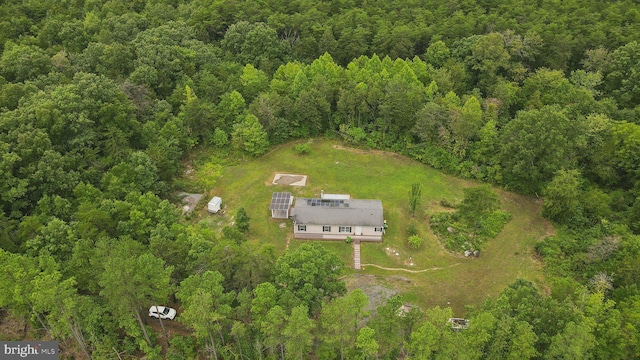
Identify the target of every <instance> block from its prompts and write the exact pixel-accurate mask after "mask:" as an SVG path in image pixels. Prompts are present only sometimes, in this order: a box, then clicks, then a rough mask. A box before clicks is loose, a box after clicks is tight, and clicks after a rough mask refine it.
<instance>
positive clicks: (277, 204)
mask: <svg viewBox="0 0 640 360" xmlns="http://www.w3.org/2000/svg"><path fill="white" fill-rule="evenodd" d="M292 203H293V196H291V193H290V192H274V193H273V195H272V196H271V205H269V210H271V217H272V218H274V219H288V218H289V210H290V209H291V204H292Z"/></svg>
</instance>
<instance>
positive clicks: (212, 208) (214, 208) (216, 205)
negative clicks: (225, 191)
mask: <svg viewBox="0 0 640 360" xmlns="http://www.w3.org/2000/svg"><path fill="white" fill-rule="evenodd" d="M221 207H222V198H219V197H217V196H214V197H213V199H211V200H210V201H209V205H208V207H207V208H208V209H209V212H210V213H212V214H215V213H217V212H218V211H220V208H221Z"/></svg>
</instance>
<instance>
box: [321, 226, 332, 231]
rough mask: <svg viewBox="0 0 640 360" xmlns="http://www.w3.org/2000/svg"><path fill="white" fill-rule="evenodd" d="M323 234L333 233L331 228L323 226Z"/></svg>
mask: <svg viewBox="0 0 640 360" xmlns="http://www.w3.org/2000/svg"><path fill="white" fill-rule="evenodd" d="M322 232H331V226H326V225H325V226H323V227H322Z"/></svg>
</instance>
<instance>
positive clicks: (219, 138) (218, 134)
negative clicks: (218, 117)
mask: <svg viewBox="0 0 640 360" xmlns="http://www.w3.org/2000/svg"><path fill="white" fill-rule="evenodd" d="M228 143H229V136H228V135H227V133H226V132H224V130H222V129H220V128H216V130H215V131H214V132H213V144H214V145H215V146H217V147H223V146H225V145H227V144H228Z"/></svg>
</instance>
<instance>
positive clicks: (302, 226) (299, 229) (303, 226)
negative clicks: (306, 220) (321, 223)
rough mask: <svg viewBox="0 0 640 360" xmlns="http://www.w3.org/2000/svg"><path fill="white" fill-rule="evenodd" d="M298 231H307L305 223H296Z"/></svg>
mask: <svg viewBox="0 0 640 360" xmlns="http://www.w3.org/2000/svg"><path fill="white" fill-rule="evenodd" d="M298 231H307V225H298Z"/></svg>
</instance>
